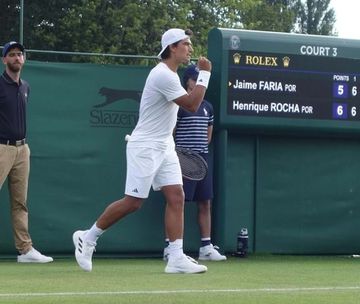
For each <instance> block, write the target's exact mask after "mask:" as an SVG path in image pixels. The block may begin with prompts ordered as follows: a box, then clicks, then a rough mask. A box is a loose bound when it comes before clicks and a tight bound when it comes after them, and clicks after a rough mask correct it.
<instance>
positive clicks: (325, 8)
mask: <svg viewBox="0 0 360 304" xmlns="http://www.w3.org/2000/svg"><path fill="white" fill-rule="evenodd" d="M329 4H330V0H307V1H306V2H305V3H304V2H303V1H301V0H298V2H297V4H296V11H297V27H298V28H297V30H296V32H299V33H302V34H314V35H334V24H335V21H336V17H335V11H334V9H332V8H329Z"/></svg>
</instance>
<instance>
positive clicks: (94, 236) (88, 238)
mask: <svg viewBox="0 0 360 304" xmlns="http://www.w3.org/2000/svg"><path fill="white" fill-rule="evenodd" d="M104 232H105V230H102V229H100V228H98V227H97V226H96V222H95V224H94V225H92V227H91V228H90V229H89V230H88V232H87V233H86V235H85V237H84V241H85V242H95V243H96V241H97V240H98V238H99V237H100V236H101V235H102V234H103V233H104Z"/></svg>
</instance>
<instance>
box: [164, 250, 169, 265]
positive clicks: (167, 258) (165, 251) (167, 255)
mask: <svg viewBox="0 0 360 304" xmlns="http://www.w3.org/2000/svg"><path fill="white" fill-rule="evenodd" d="M163 260H164V261H165V262H167V261H168V260H169V247H165V248H164V252H163Z"/></svg>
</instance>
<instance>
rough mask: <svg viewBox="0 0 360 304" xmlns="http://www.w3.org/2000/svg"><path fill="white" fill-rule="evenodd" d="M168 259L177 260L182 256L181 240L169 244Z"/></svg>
mask: <svg viewBox="0 0 360 304" xmlns="http://www.w3.org/2000/svg"><path fill="white" fill-rule="evenodd" d="M168 250H169V251H168V252H169V258H178V257H180V256H181V255H183V254H184V251H183V240H182V239H177V240H175V241H173V242H169V246H168Z"/></svg>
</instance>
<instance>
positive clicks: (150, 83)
mask: <svg viewBox="0 0 360 304" xmlns="http://www.w3.org/2000/svg"><path fill="white" fill-rule="evenodd" d="M186 94H187V92H186V91H185V89H184V88H183V87H182V85H181V82H180V78H179V75H178V74H177V73H176V72H173V71H172V70H170V69H169V67H168V66H167V65H166V64H165V63H163V62H161V63H159V64H158V65H157V66H155V67H154V68H153V69H152V70H151V71H150V73H149V75H148V77H147V79H146V83H145V87H144V90H143V93H142V96H141V102H140V111H139V120H138V122H137V124H136V127H135V129H134V130H133V132H132V134H131V138H130V140H129V142H130V143H131V144H132V145H134V146H135V145H136V146H143V145H144V143H146V146H147V147H153V148H156V149H161V150H165V149H166V148H167V147H168V145H169V144H171V143H173V136H172V134H173V130H174V127H175V125H176V120H177V112H178V109H179V106H178V105H177V104H176V103H175V102H174V101H173V100H174V99H176V98H178V97H180V96H183V95H186Z"/></svg>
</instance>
